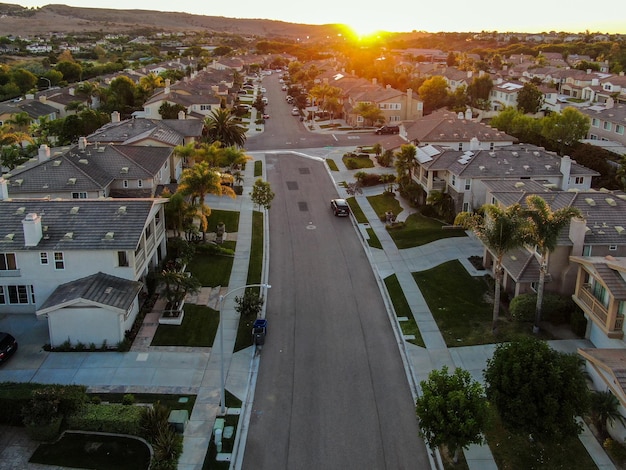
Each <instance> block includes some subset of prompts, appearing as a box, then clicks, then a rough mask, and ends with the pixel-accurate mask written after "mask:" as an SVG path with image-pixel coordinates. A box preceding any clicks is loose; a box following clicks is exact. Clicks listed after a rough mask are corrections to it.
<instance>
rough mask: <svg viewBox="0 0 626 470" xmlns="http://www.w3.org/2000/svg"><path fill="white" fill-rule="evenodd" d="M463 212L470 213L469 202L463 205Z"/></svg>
mask: <svg viewBox="0 0 626 470" xmlns="http://www.w3.org/2000/svg"><path fill="white" fill-rule="evenodd" d="M463 212H469V202H464V203H463Z"/></svg>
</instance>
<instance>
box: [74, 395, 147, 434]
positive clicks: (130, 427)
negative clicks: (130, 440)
mask: <svg viewBox="0 0 626 470" xmlns="http://www.w3.org/2000/svg"><path fill="white" fill-rule="evenodd" d="M143 413H144V408H142V407H140V406H127V405H121V404H119V403H109V404H105V405H102V404H94V403H90V404H87V405H85V407H84V408H83V410H81V411H80V412H78V413H75V414H73V415H71V416H69V417H68V418H67V425H68V427H69V428H71V429H76V430H79V431H96V432H112V433H119V434H131V435H133V436H140V435H141V433H140V423H141V417H142V415H143Z"/></svg>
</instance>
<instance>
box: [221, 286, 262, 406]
mask: <svg viewBox="0 0 626 470" xmlns="http://www.w3.org/2000/svg"><path fill="white" fill-rule="evenodd" d="M248 287H263V288H265V289H269V288H271V287H272V286H270V285H269V284H247V285H245V286H240V287H235V288H234V289H231V290H229V291H228V292H226V293H225V294H224V295H220V356H221V357H220V382H221V385H220V401H221V408H220V410H221V414H222V415H224V414H225V413H226V391H225V388H226V379H225V378H224V322H223V321H222V311H223V310H224V300H225V299H226V297H228V296H229V295H230V294H232V293H233V292H237V291H240V290H242V289H247V288H248Z"/></svg>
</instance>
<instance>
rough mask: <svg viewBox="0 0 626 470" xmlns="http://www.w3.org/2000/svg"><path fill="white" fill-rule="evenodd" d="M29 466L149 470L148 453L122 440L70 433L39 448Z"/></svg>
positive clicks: (137, 444) (143, 446)
mask: <svg viewBox="0 0 626 470" xmlns="http://www.w3.org/2000/svg"><path fill="white" fill-rule="evenodd" d="M29 462H33V463H40V464H46V465H55V466H60V467H73V468H94V469H98V470H141V469H144V468H145V469H147V468H149V467H150V449H149V448H148V446H147V445H146V444H145V443H144V442H143V441H140V440H139V439H133V438H129V437H125V436H104V435H99V434H89V433H87V434H83V433H76V434H74V433H71V434H65V435H63V437H62V438H61V439H60V440H58V441H56V442H53V443H50V444H40V445H39V447H37V449H36V450H35V452H34V453H33V455H32V457H31V458H30V460H29Z"/></svg>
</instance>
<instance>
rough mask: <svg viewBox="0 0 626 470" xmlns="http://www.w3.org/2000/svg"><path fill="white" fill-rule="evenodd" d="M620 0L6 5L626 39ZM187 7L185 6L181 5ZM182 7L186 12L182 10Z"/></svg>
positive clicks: (369, 28) (142, 0) (90, 0)
mask: <svg viewBox="0 0 626 470" xmlns="http://www.w3.org/2000/svg"><path fill="white" fill-rule="evenodd" d="M622 2H623V0H605V1H603V2H602V6H601V8H594V7H593V6H592V4H591V2H590V1H589V0H570V1H567V2H565V1H550V0H548V1H545V0H524V1H517V2H515V1H511V0H509V1H506V0H445V1H442V0H431V1H430V2H419V1H417V0H393V1H381V0H377V1H376V0H374V1H372V2H368V4H367V5H366V4H365V2H364V1H363V0H358V1H357V0H314V1H303V0H299V1H298V0H296V1H294V0H291V1H289V0H263V1H261V0H243V1H232V0H192V1H188V2H176V1H173V0H133V1H132V2H129V1H128V0H60V1H58V2H41V1H37V0H21V1H20V0H18V1H11V0H6V3H14V4H18V5H21V6H25V7H39V6H43V5H46V4H51V3H59V4H64V5H69V6H76V7H87V8H90V7H91V8H112V9H116V10H123V9H129V8H132V9H139V10H156V11H178V12H184V13H192V14H197V15H207V16H225V17H229V18H259V19H270V20H280V21H286V22H289V23H303V24H328V23H343V24H347V25H349V26H351V27H352V28H353V29H354V30H355V31H356V32H357V33H360V34H367V33H371V32H374V31H377V30H382V31H390V32H410V31H414V30H415V31H428V32H441V31H449V32H454V31H457V32H480V31H500V32H525V33H541V32H549V31H566V32H571V33H578V32H585V31H590V32H601V33H624V34H626V13H625V12H626V10H624V7H623V3H622ZM185 3H186V4H185ZM183 5H184V6H183Z"/></svg>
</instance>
